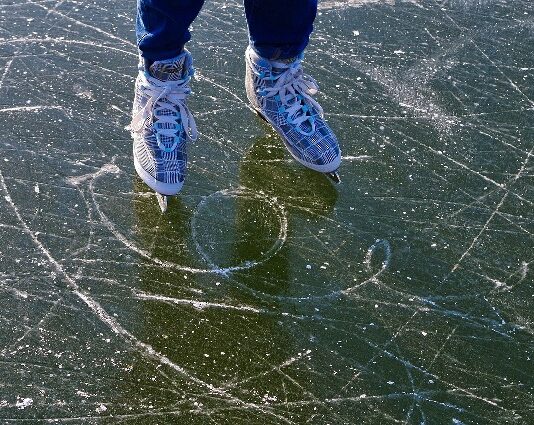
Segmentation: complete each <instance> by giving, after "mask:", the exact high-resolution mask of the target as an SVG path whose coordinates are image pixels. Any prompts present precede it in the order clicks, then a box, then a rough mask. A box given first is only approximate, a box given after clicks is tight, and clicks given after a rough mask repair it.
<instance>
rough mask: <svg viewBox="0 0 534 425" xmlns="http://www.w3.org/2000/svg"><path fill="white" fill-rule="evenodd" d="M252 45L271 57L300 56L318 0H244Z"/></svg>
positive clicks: (257, 51) (257, 50)
mask: <svg viewBox="0 0 534 425" xmlns="http://www.w3.org/2000/svg"><path fill="white" fill-rule="evenodd" d="M245 13H246V17H247V22H248V28H249V38H250V46H251V47H252V48H253V49H254V50H255V51H256V53H257V54H258V55H260V56H261V57H263V58H266V59H270V60H281V59H289V58H293V57H295V56H298V55H300V53H302V52H303V51H304V49H305V48H306V46H307V45H308V41H309V38H310V34H311V33H312V31H313V21H314V20H315V15H316V14H317V0H245Z"/></svg>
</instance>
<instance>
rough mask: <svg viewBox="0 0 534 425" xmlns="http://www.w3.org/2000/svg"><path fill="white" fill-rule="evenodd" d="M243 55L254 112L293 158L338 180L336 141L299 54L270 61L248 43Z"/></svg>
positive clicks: (248, 90) (314, 84)
mask: <svg viewBox="0 0 534 425" xmlns="http://www.w3.org/2000/svg"><path fill="white" fill-rule="evenodd" d="M245 58H246V63H247V65H246V80H245V85H246V90H247V97H248V100H249V102H250V103H251V104H252V107H253V108H254V109H255V110H256V112H257V113H258V115H259V116H260V117H262V118H263V119H264V120H265V121H267V122H268V123H269V124H271V125H272V126H273V128H274V129H275V130H276V131H277V133H278V134H279V135H280V136H281V137H282V140H283V141H284V144H285V146H286V148H287V150H288V151H289V153H290V154H291V155H292V156H293V158H295V159H296V160H297V161H298V162H300V163H301V164H303V165H305V166H306V167H308V168H311V169H312V170H315V171H319V172H321V173H325V174H326V175H327V176H328V177H329V178H331V179H332V180H333V181H334V182H336V183H340V181H341V180H340V178H339V174H338V171H337V170H338V168H339V165H340V164H341V151H340V149H339V143H338V141H337V139H336V136H335V135H334V133H333V132H332V130H331V129H330V127H328V125H327V124H326V122H325V120H324V118H323V109H322V108H321V106H320V105H319V104H318V103H317V101H316V100H315V99H313V97H312V96H313V95H314V94H316V93H317V91H318V86H317V83H316V81H315V80H314V79H313V78H311V77H310V76H308V75H305V74H304V72H303V70H302V65H301V61H302V58H303V55H300V56H299V57H297V58H293V59H290V60H283V61H280V62H277V61H270V60H267V59H264V58H262V57H260V56H258V54H257V53H256V52H255V51H254V50H253V49H252V48H251V47H250V46H249V47H248V49H247V51H246V53H245Z"/></svg>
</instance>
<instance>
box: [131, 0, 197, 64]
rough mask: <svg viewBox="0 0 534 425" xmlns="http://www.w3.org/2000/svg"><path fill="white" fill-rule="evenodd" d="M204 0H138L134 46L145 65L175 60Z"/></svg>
mask: <svg viewBox="0 0 534 425" xmlns="http://www.w3.org/2000/svg"><path fill="white" fill-rule="evenodd" d="M203 4H204V0H137V28H136V32H137V45H138V46H139V50H140V52H141V56H142V57H143V58H144V59H145V63H148V64H150V63H152V62H154V61H157V60H163V59H170V58H173V57H176V56H178V55H179V54H180V52H181V51H182V50H183V48H184V45H185V43H187V42H188V41H189V40H190V39H191V34H190V33H189V29H188V28H189V25H191V23H192V22H193V20H194V19H195V18H196V17H197V15H198V13H199V12H200V9H201V8H202V5H203Z"/></svg>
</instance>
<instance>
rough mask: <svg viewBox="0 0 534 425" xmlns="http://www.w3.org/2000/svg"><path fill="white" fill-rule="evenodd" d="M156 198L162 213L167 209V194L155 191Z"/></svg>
mask: <svg viewBox="0 0 534 425" xmlns="http://www.w3.org/2000/svg"><path fill="white" fill-rule="evenodd" d="M156 198H157V199H158V204H159V207H160V209H161V212H162V213H164V212H165V211H167V200H168V199H167V196H166V195H162V194H161V193H158V192H156Z"/></svg>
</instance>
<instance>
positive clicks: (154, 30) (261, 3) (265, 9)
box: [137, 0, 317, 63]
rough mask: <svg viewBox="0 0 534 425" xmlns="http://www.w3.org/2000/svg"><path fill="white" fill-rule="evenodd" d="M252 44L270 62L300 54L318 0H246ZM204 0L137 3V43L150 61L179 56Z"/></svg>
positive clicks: (140, 1)
mask: <svg viewBox="0 0 534 425" xmlns="http://www.w3.org/2000/svg"><path fill="white" fill-rule="evenodd" d="M244 2H245V13H246V17H247V22H248V29H249V39H250V44H251V46H252V48H253V49H254V50H256V52H257V53H258V54H259V55H260V56H262V57H264V58H268V59H287V58H291V57H294V56H297V55H299V54H300V53H301V52H302V51H303V50H304V49H305V47H306V46H307V45H308V41H309V37H310V34H311V32H312V30H313V21H314V19H315V15H316V13H317V0H244ZM203 3H204V0H137V43H138V45H139V50H140V51H141V55H142V56H143V58H144V59H145V61H146V62H148V63H151V62H154V61H157V60H163V59H169V58H172V57H175V56H178V55H179V54H180V52H181V51H182V50H183V47H184V45H185V43H187V42H188V41H189V40H190V39H191V34H190V33H189V30H188V28H189V25H191V23H192V22H193V20H194V19H195V18H196V16H197V15H198V13H199V12H200V9H201V8H202V5H203Z"/></svg>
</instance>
